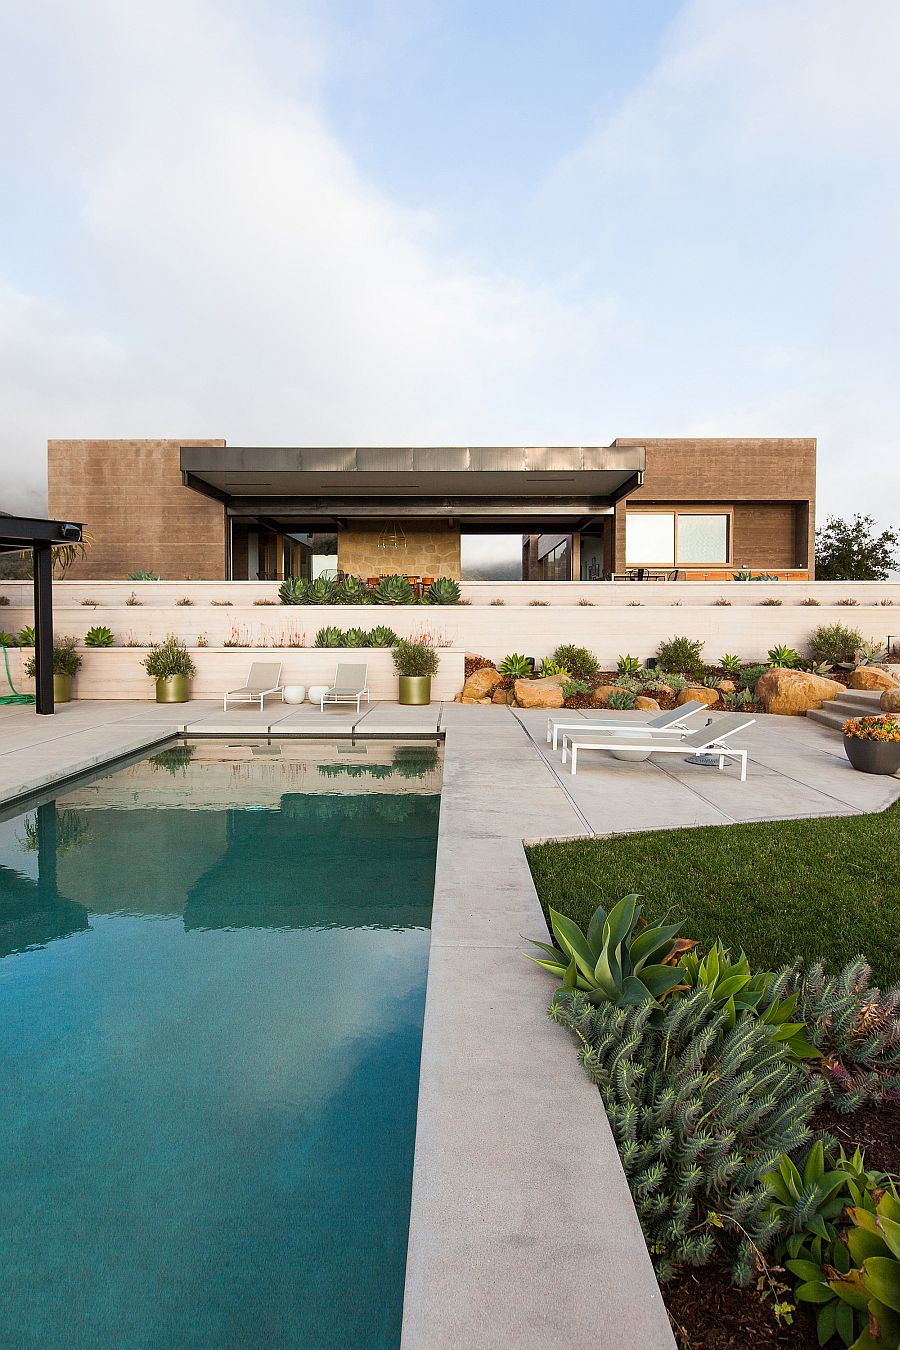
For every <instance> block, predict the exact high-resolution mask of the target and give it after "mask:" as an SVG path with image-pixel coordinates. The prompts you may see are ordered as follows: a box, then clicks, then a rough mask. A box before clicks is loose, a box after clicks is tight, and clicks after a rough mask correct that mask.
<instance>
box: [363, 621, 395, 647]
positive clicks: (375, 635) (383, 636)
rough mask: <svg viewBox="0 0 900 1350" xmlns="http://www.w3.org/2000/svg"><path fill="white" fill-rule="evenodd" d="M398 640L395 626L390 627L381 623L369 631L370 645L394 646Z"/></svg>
mask: <svg viewBox="0 0 900 1350" xmlns="http://www.w3.org/2000/svg"><path fill="white" fill-rule="evenodd" d="M396 641H397V634H396V633H395V632H394V630H393V628H388V627H387V625H386V624H383V623H379V624H376V625H375V627H374V628H373V629H372V630H371V632H370V633H369V642H368V645H369V646H370V647H393V646H394V644H395V642H396Z"/></svg>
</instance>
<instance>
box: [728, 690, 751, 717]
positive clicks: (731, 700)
mask: <svg viewBox="0 0 900 1350" xmlns="http://www.w3.org/2000/svg"><path fill="white" fill-rule="evenodd" d="M752 702H753V695H752V694H751V693H750V690H749V689H736V690H734V692H731V693H725V694H723V695H722V703H723V704H724V705H725V707H726V708H730V709H732V710H733V711H735V712H740V710H741V708H746V707H748V706H749V704H751V703H752Z"/></svg>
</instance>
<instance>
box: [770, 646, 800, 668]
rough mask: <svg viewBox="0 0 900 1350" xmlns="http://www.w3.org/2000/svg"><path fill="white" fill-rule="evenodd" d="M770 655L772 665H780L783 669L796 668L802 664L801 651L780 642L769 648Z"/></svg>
mask: <svg viewBox="0 0 900 1350" xmlns="http://www.w3.org/2000/svg"><path fill="white" fill-rule="evenodd" d="M768 657H769V665H770V666H780V667H781V668H782V669H783V670H796V669H797V667H798V666H799V664H800V653H799V652H798V651H795V650H794V648H793V647H785V646H784V644H783V643H780V642H779V643H777V644H776V645H775V646H774V647H770V648H769V651H768Z"/></svg>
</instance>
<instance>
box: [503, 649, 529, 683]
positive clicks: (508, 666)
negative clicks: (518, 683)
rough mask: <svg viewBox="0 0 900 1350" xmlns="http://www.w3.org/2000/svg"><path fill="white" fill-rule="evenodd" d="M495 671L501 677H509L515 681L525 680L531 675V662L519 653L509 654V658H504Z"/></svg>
mask: <svg viewBox="0 0 900 1350" xmlns="http://www.w3.org/2000/svg"><path fill="white" fill-rule="evenodd" d="M497 669H498V670H499V672H500V674H501V675H510V676H512V678H513V679H516V680H524V679H527V677H528V676H529V675H531V674H532V665H531V662H530V661H529V659H528V657H527V656H522V655H521V654H520V653H519V652H510V654H509V656H504V658H503V660H502V661H501V662H500V664H499V666H498V667H497Z"/></svg>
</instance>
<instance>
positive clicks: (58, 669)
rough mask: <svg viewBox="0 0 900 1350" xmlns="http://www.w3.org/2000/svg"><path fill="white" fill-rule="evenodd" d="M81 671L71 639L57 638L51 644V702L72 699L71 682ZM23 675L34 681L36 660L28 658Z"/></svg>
mask: <svg viewBox="0 0 900 1350" xmlns="http://www.w3.org/2000/svg"><path fill="white" fill-rule="evenodd" d="M80 669H81V657H80V655H79V654H78V652H77V651H76V649H75V639H74V638H73V637H61V638H57V639H56V641H55V642H54V643H53V702H54V703H68V702H69V701H70V700H71V698H72V680H73V679H74V677H75V676H76V675H77V674H78V672H79V670H80ZM25 674H26V675H30V676H31V678H32V679H34V677H35V675H36V674H37V659H36V657H34V656H29V658H28V660H27V661H26V662H25Z"/></svg>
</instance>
